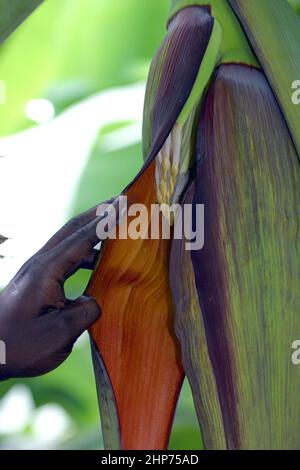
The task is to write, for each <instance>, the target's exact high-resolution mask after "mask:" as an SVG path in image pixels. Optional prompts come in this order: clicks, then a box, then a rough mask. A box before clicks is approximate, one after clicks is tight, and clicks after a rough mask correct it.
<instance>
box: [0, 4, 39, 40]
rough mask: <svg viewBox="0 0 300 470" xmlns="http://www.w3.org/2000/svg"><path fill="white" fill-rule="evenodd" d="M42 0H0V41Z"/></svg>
mask: <svg viewBox="0 0 300 470" xmlns="http://www.w3.org/2000/svg"><path fill="white" fill-rule="evenodd" d="M42 2H43V0H0V43H2V42H3V41H5V39H6V38H7V37H8V36H9V35H10V34H11V33H12V32H13V31H14V30H15V29H16V28H17V27H18V26H19V24H21V23H22V22H23V21H24V20H25V19H26V18H27V16H29V15H30V14H31V13H32V12H33V11H34V10H35V9H36V8H37V7H38V6H39V5H40V4H41V3H42Z"/></svg>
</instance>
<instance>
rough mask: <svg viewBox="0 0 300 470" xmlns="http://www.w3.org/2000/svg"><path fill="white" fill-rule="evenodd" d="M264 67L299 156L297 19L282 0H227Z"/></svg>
mask: <svg viewBox="0 0 300 470" xmlns="http://www.w3.org/2000/svg"><path fill="white" fill-rule="evenodd" d="M229 3H230V5H231V6H232V8H233V10H234V11H235V13H236V14H237V16H238V18H239V19H240V21H241V23H242V25H243V27H244V29H245V31H246V34H247V36H248V39H249V41H250V42H251V44H252V47H253V49H254V51H255V53H256V55H257V57H258V59H259V61H260V63H261V66H262V68H263V69H264V72H265V74H266V75H267V78H268V80H269V83H270V85H271V87H272V88H273V91H274V93H275V95H276V97H277V100H278V102H279V104H280V106H281V109H282V111H283V114H284V116H285V118H286V121H287V124H288V126H289V128H290V132H291V135H292V138H293V140H294V144H295V146H296V149H297V152H298V157H299V158H300V132H299V123H300V106H299V105H295V104H293V102H292V93H293V89H292V84H293V82H294V81H296V80H299V79H300V21H299V18H298V17H297V15H296V13H295V12H294V11H293V9H292V7H291V6H290V5H289V4H288V3H287V2H286V0H276V2H270V1H269V0H251V1H250V2H249V0H238V1H237V0H229Z"/></svg>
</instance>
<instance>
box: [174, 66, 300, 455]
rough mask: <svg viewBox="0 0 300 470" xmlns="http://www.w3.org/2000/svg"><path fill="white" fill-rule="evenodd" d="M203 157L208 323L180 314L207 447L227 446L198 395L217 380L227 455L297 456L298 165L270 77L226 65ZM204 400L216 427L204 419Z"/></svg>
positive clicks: (196, 255)
mask: <svg viewBox="0 0 300 470" xmlns="http://www.w3.org/2000/svg"><path fill="white" fill-rule="evenodd" d="M197 156H198V163H197V176H196V182H195V195H194V198H193V202H194V203H200V204H204V205H205V225H204V227H205V243H204V248H203V249H202V250H200V251H192V252H191V259H192V263H193V267H194V273H195V286H196V289H197V292H198V300H199V306H200V310H199V311H200V312H201V319H200V320H199V318H198V317H197V315H194V314H193V313H191V312H188V311H187V312H186V313H182V311H181V310H178V306H177V324H178V325H179V326H178V327H177V332H178V334H179V338H180V341H181V344H182V353H183V356H184V358H183V361H184V364H185V372H186V374H187V376H188V377H189V380H190V382H191V386H192V390H193V394H194V401H195V404H196V407H197V412H198V416H199V419H200V425H201V428H202V432H203V440H204V442H205V444H206V446H207V447H208V448H218V447H220V444H221V441H220V439H222V432H221V431H220V433H216V426H220V424H219V419H218V417H219V405H218V404H217V403H216V393H215V392H214V391H213V389H212V392H211V393H209V392H208V391H207V387H205V386H204V387H203V386H201V383H203V382H204V383H206V382H208V381H212V378H213V377H214V380H215V383H216V388H217V392H218V396H219V400H220V409H221V413H222V422H223V427H224V434H225V439H226V448H228V449H296V448H299V438H300V394H299V390H300V368H297V367H295V366H294V365H293V364H292V361H291V352H292V350H291V345H292V342H293V341H294V340H295V339H297V337H298V336H299V305H300V290H299V281H300V238H299V207H300V192H299V185H300V167H299V161H298V156H297V153H296V151H295V147H294V145H293V142H292V139H291V136H290V133H289V130H288V127H287V125H286V123H285V121H284V118H283V115H282V113H281V111H280V108H279V106H278V103H277V101H276V99H275V98H274V95H273V93H272V91H271V89H270V87H269V84H268V82H267V80H266V78H265V76H264V74H263V72H261V71H259V70H257V69H255V68H251V67H246V66H242V65H222V66H220V67H219V68H218V70H217V71H216V75H215V80H214V83H213V84H212V86H211V89H210V91H209V92H208V95H207V97H206V100H205V103H204V106H203V109H202V114H201V119H200V125H199V133H198V145H197ZM185 256H186V255H185ZM185 269H186V270H187V272H186V273H185V274H184V273H181V277H182V276H183V280H181V281H180V279H179V280H178V282H182V283H183V284H184V283H186V282H187V281H186V280H185V279H184V276H190V274H189V267H188V265H187V267H186V268H185ZM173 291H174V287H173ZM189 295H191V293H190V294H189ZM192 295H194V294H192ZM192 301H193V302H194V299H193V300H188V301H187V300H185V302H186V304H187V305H188V302H190V303H191V302H192ZM183 315H185V316H186V318H187V320H186V321H182V318H183ZM202 322H203V323H202ZM206 344H207V348H208V355H209V360H210V361H211V365H210V364H209V363H208V366H207V367H204V365H203V362H204V357H205V356H203V349H205V348H206V346H205V345H206ZM206 356H207V354H206ZM197 371H198V372H197ZM212 371H213V372H212ZM201 403H202V404H203V403H205V404H206V405H205V406H206V410H208V409H210V410H213V412H212V411H211V412H210V415H211V416H212V415H213V416H214V418H211V419H207V416H204V417H203V413H204V411H203V409H202V410H201ZM212 413H213V414H212Z"/></svg>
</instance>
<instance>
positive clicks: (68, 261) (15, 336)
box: [0, 207, 100, 380]
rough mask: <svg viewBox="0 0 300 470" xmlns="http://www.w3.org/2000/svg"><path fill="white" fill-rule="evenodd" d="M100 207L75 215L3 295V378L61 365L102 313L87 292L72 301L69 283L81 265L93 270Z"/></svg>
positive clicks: (0, 300)
mask: <svg viewBox="0 0 300 470" xmlns="http://www.w3.org/2000/svg"><path fill="white" fill-rule="evenodd" d="M99 219H100V218H99V217H96V207H95V208H93V209H91V210H89V211H87V212H86V213H84V214H82V215H80V216H78V217H76V218H74V219H72V220H71V221H70V222H68V223H67V224H66V225H65V226H64V227H63V228H61V229H60V230H59V231H58V232H57V233H56V234H55V235H54V236H53V237H52V238H51V239H50V240H49V241H48V243H46V245H45V246H44V247H43V248H42V249H41V250H39V251H38V252H37V253H36V254H35V255H34V256H33V257H32V258H30V259H29V260H28V261H27V262H26V263H25V264H24V265H23V266H22V268H21V269H20V270H19V272H18V273H17V274H16V276H15V277H14V278H13V279H12V280H11V281H10V283H9V284H8V286H7V287H6V289H5V290H4V292H3V293H2V295H1V296H0V339H1V341H4V343H5V345H6V364H5V365H0V380H4V379H7V378H12V377H32V376H37V375H41V374H44V373H46V372H49V371H51V370H53V369H55V368H56V367H57V366H59V365H60V364H61V363H62V362H63V361H64V360H65V359H66V358H67V357H68V356H69V354H70V352H71V350H72V347H73V344H74V342H75V341H76V339H77V338H78V337H79V336H80V335H81V334H82V333H83V331H84V330H86V329H87V328H88V327H89V326H90V325H92V324H93V323H94V322H95V321H96V320H97V319H98V317H99V315H100V310H99V307H98V305H97V304H96V302H95V301H94V300H93V299H92V298H90V297H87V296H81V297H79V298H78V299H77V300H74V301H70V300H68V299H67V298H66V297H65V293H64V288H63V285H64V282H65V280H66V279H67V278H68V277H69V276H71V275H72V274H74V273H75V272H76V271H77V270H78V269H79V268H86V269H93V267H94V265H95V262H96V260H97V255H98V253H99V252H98V251H97V250H94V246H95V245H96V244H97V243H98V242H99V238H98V237H97V234H96V226H97V223H98V221H99Z"/></svg>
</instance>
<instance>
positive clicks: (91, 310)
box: [60, 295, 100, 342]
mask: <svg viewBox="0 0 300 470" xmlns="http://www.w3.org/2000/svg"><path fill="white" fill-rule="evenodd" d="M60 316H63V324H64V325H65V327H66V330H67V332H66V335H67V337H68V338H69V340H70V342H74V341H76V339H77V338H78V337H79V336H80V335H81V334H82V333H83V332H84V331H85V330H86V329H87V328H89V327H90V326H91V325H92V324H93V323H95V321H96V320H98V318H99V316H100V308H99V306H98V304H97V302H96V301H95V300H94V299H93V298H91V297H88V296H85V295H83V296H81V297H79V298H78V299H77V300H74V301H73V302H70V303H69V304H68V306H67V307H65V308H64V309H63V310H62V311H61V312H60Z"/></svg>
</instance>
